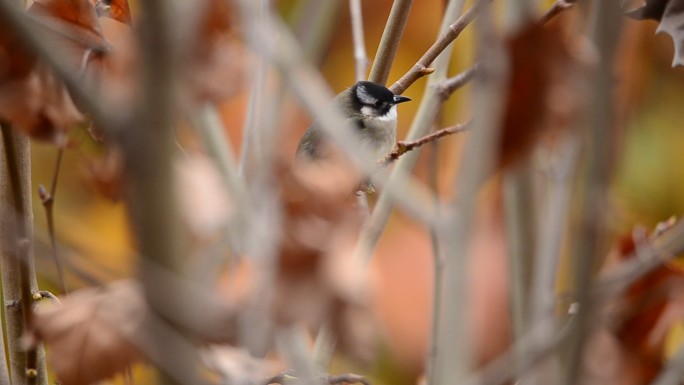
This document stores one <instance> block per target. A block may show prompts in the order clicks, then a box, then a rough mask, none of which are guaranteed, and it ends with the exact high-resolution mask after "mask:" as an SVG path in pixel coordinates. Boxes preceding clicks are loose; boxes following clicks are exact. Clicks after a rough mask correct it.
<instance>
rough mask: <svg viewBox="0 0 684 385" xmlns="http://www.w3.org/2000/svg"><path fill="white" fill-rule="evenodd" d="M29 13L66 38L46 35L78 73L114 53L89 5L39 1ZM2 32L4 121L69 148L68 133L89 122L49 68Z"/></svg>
mask: <svg viewBox="0 0 684 385" xmlns="http://www.w3.org/2000/svg"><path fill="white" fill-rule="evenodd" d="M28 12H29V13H31V14H33V15H34V16H36V17H37V18H38V19H40V21H41V22H42V23H44V24H46V25H47V26H48V27H50V28H53V29H56V30H57V31H61V32H62V33H58V32H52V31H50V32H43V35H42V38H44V39H45V40H47V41H49V42H50V44H51V45H52V46H54V47H55V48H56V49H59V50H60V51H61V52H62V53H63V54H64V57H66V59H67V60H68V61H69V64H70V65H71V66H72V67H73V71H74V72H75V73H80V72H81V71H82V69H83V68H84V65H85V64H87V63H88V61H89V58H90V57H91V53H93V52H103V51H106V50H107V49H108V47H109V45H108V44H107V42H106V40H105V39H104V37H103V36H102V30H101V28H100V24H99V22H98V20H97V16H96V15H95V10H94V8H93V6H92V5H91V4H90V3H88V1H87V0H37V1H35V2H34V3H33V4H32V5H31V7H30V8H29V10H28ZM0 32H3V33H2V37H0V119H3V120H6V121H8V122H10V123H12V124H13V125H14V126H15V127H17V128H18V129H20V130H23V131H25V132H26V133H28V134H29V135H30V136H31V137H33V138H37V139H42V140H48V141H53V142H55V143H57V144H58V145H64V144H65V141H66V131H67V130H68V129H69V128H70V127H72V126H73V125H74V124H76V123H79V122H81V121H83V116H82V115H81V114H80V112H79V111H78V109H77V108H76V106H75V105H74V104H73V101H72V99H71V97H70V95H69V94H68V92H67V91H66V88H65V87H64V85H63V84H62V82H61V81H59V80H58V79H57V77H56V76H55V75H54V74H53V73H52V72H51V71H50V70H48V69H47V67H45V66H42V65H36V62H35V58H34V57H33V56H32V55H30V54H26V53H25V52H23V50H22V49H21V47H20V44H19V43H20V42H18V41H17V40H16V39H15V38H14V37H13V35H12V34H11V31H0ZM5 33H6V34H5Z"/></svg>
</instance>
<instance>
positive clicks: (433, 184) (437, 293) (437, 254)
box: [426, 140, 444, 383]
mask: <svg viewBox="0 0 684 385" xmlns="http://www.w3.org/2000/svg"><path fill="white" fill-rule="evenodd" d="M430 144H431V146H432V151H431V152H430V156H431V157H430V188H432V191H433V194H434V199H435V204H436V205H437V206H438V207H439V206H440V204H441V202H440V199H439V185H438V175H439V173H438V172H437V171H438V168H437V165H438V160H439V156H438V149H439V141H437V140H435V141H432V143H430ZM437 212H439V210H438V211H437ZM430 243H431V247H432V263H433V268H432V271H433V274H434V278H433V279H434V281H433V284H432V322H431V324H430V328H431V330H430V346H429V348H428V349H429V350H428V356H427V362H426V367H427V370H426V377H427V379H428V381H432V379H434V378H435V375H434V367H435V359H436V357H437V354H438V351H437V348H438V346H439V344H438V343H437V328H438V325H439V318H440V317H441V314H442V312H441V306H442V293H443V292H442V281H443V277H444V259H443V258H444V256H443V255H442V250H441V248H440V246H439V243H440V239H439V227H438V226H436V225H434V224H433V225H431V226H430ZM431 383H432V382H431Z"/></svg>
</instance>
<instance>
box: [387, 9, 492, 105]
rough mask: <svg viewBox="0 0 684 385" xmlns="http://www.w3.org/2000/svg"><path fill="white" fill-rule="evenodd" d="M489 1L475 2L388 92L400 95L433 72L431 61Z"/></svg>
mask: <svg viewBox="0 0 684 385" xmlns="http://www.w3.org/2000/svg"><path fill="white" fill-rule="evenodd" d="M490 2H491V0H477V2H476V3H475V4H473V6H472V7H470V9H468V11H466V12H465V13H464V14H463V15H462V16H461V17H459V18H458V20H456V21H455V22H454V23H453V24H451V25H449V28H448V30H447V31H446V33H444V34H442V35H441V36H440V37H439V38H438V39H437V41H435V43H434V44H432V46H431V47H430V48H429V49H428V50H427V51H426V52H425V53H424V54H423V56H422V57H421V58H420V59H418V62H416V64H415V65H414V66H413V67H411V69H410V70H409V71H408V72H406V73H405V74H404V76H402V77H401V78H400V79H399V80H397V81H396V82H395V83H394V84H392V86H391V87H390V90H392V92H394V93H395V94H401V93H403V92H404V91H406V89H407V88H409V87H410V86H411V84H413V83H414V82H415V81H416V80H418V79H420V78H421V77H423V76H425V75H429V74H431V73H432V72H434V69H433V68H431V67H430V65H431V64H432V62H433V61H435V59H436V58H437V56H439V55H440V54H441V53H442V52H443V51H444V50H445V49H446V48H447V47H448V46H449V45H451V43H453V42H454V40H456V38H457V37H458V36H459V35H460V34H461V32H463V30H464V29H465V28H466V27H467V26H468V24H470V22H471V21H473V19H475V16H477V14H478V13H479V12H480V10H482V9H483V8H484V7H486V6H487V5H488V4H489V3H490Z"/></svg>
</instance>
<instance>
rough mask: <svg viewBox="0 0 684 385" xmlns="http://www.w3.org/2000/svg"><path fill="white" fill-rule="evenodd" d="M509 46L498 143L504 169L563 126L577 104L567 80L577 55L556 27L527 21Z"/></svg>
mask: <svg viewBox="0 0 684 385" xmlns="http://www.w3.org/2000/svg"><path fill="white" fill-rule="evenodd" d="M507 46H508V50H509V52H510V60H511V63H510V74H511V75H510V79H509V86H508V95H507V97H506V107H505V112H504V119H503V127H502V138H501V145H500V165H501V166H503V167H505V166H508V165H510V164H511V163H514V162H515V161H517V160H519V159H521V158H523V157H525V156H528V155H529V153H530V150H531V149H532V148H533V147H534V145H535V143H537V141H538V140H539V139H540V138H541V137H542V135H543V134H545V133H547V132H549V131H550V130H549V128H563V127H560V126H562V125H563V122H566V123H567V121H568V120H570V116H572V114H573V110H574V109H575V108H576V104H577V101H576V100H574V99H573V95H574V93H573V89H572V86H571V85H570V84H569V83H570V82H572V79H573V76H572V75H573V68H574V66H576V59H574V58H573V55H571V50H570V48H569V43H568V41H567V39H566V38H565V37H564V35H563V33H562V29H561V28H560V27H559V26H555V25H554V26H552V27H545V26H543V25H541V24H539V23H536V22H535V23H531V24H529V25H528V26H526V27H525V28H523V29H521V30H520V31H519V32H518V33H516V34H515V35H514V36H513V37H512V38H510V39H509V41H508V42H507Z"/></svg>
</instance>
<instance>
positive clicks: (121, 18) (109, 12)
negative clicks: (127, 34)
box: [95, 0, 132, 25]
mask: <svg viewBox="0 0 684 385" xmlns="http://www.w3.org/2000/svg"><path fill="white" fill-rule="evenodd" d="M95 10H96V11H97V14H98V15H99V16H103V17H109V18H110V19H112V20H116V21H118V22H120V23H124V24H128V25H131V20H132V18H131V9H130V8H129V6H128V0H99V1H97V2H96V3H95Z"/></svg>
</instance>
